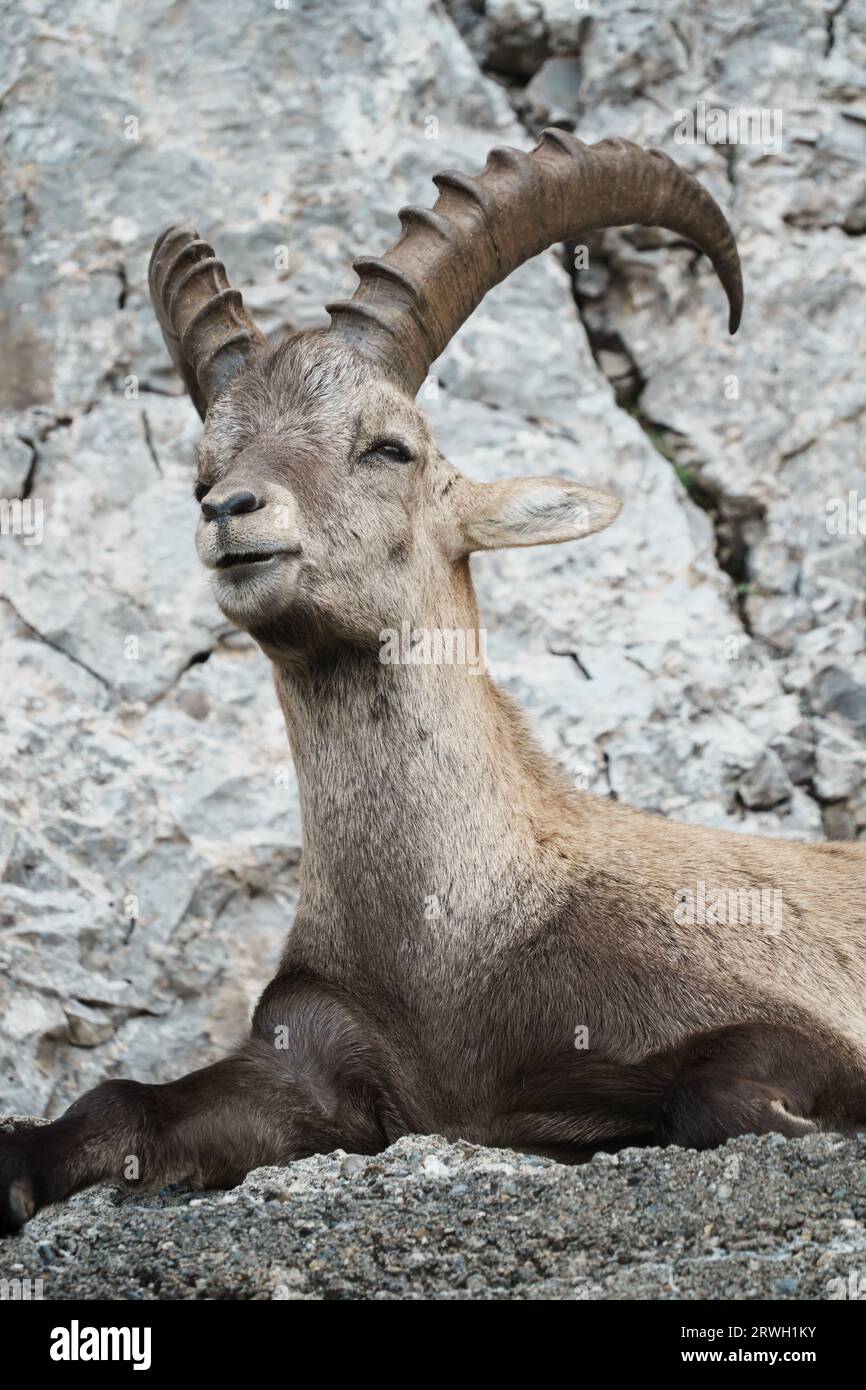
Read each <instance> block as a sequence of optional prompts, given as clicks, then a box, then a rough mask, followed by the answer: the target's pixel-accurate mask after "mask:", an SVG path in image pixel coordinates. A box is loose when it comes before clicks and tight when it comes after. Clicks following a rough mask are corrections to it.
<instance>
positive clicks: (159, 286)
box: [148, 226, 267, 419]
mask: <svg viewBox="0 0 866 1390" xmlns="http://www.w3.org/2000/svg"><path fill="white" fill-rule="evenodd" d="M148 283H149V285H150V298H151V302H152V304H153V308H154V312H155V314H156V317H157V319H158V320H159V326H160V328H161V329H162V336H163V338H164V339H165V345H166V347H167V348H168V350H169V353H170V354H171V360H172V362H173V363H174V365H175V367H176V368H177V371H178V372H179V373H180V375H181V376H182V377H183V381H184V384H185V386H186V389H187V391H188V392H189V394H190V396H191V397H192V400H193V404H194V405H195V408H196V410H197V411H198V413H199V415H200V416H201V418H202V419H204V417H205V412H206V411H207V408H208V405H209V403H210V402H211V401H212V400H213V398H214V396H216V395H217V393H218V392H220V391H221V390H222V389H223V387H224V386H226V385H227V384H228V382H229V381H231V379H232V377H233V376H234V375H235V373H236V372H237V371H239V370H240V368H241V367H242V366H243V365H244V364H245V363H246V362H247V361H248V360H249V358H250V357H251V356H252V355H254V354H255V353H258V352H260V351H261V350H262V348H264V347H266V346H267V344H266V340H265V338H264V335H263V334H262V333H260V332H259V330H258V328H256V325H255V324H254V323H253V321H252V319H251V318H250V316H249V314H248V313H247V311H246V309H245V308H244V304H243V299H242V298H241V293H240V290H233V289H232V287H231V285H230V284H229V281H228V276H227V275H226V268H225V266H224V265H223V263H222V261H219V260H217V258H216V256H215V255H214V250H213V247H212V246H210V245H209V244H208V243H207V242H206V241H202V239H201V238H200V237H199V235H198V232H196V231H195V229H194V228H193V227H188V226H177V227H166V229H165V231H164V232H162V233H161V234H160V236H159V237H158V238H157V240H156V244H155V245H154V248H153V251H152V253H151V257H150V268H149V270H148Z"/></svg>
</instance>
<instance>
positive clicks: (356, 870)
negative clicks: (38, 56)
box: [0, 130, 866, 1231]
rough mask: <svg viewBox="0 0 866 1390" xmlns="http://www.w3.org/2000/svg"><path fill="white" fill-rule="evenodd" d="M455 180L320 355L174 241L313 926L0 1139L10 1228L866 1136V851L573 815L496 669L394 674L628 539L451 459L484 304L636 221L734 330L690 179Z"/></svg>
mask: <svg viewBox="0 0 866 1390" xmlns="http://www.w3.org/2000/svg"><path fill="white" fill-rule="evenodd" d="M435 182H436V184H437V186H438V188H439V197H438V200H437V202H436V204H435V207H434V208H433V210H432V211H427V210H424V209H422V208H415V207H410V208H406V209H404V211H403V212H402V213H401V214H400V217H401V222H402V232H401V235H400V238H399V240H398V241H397V242H396V244H395V245H394V246H393V247H392V248H391V249H390V250H389V251H388V252H387V254H386V255H384V256H383V257H382V258H381V259H376V258H372V257H368V256H364V257H362V258H360V259H359V260H357V261H356V262H355V268H356V270H357V272H358V276H359V280H360V283H359V286H358V288H357V290H356V291H355V295H354V298H353V299H352V300H351V301H348V302H341V303H338V304H333V305H331V306H330V315H331V322H330V326H329V327H328V328H327V329H322V330H315V331H308V332H302V333H298V334H295V335H294V336H291V337H289V338H288V339H287V340H286V341H285V342H283V343H282V344H281V345H280V346H279V347H277V348H275V349H271V348H270V347H269V345H268V344H267V342H266V341H265V339H264V338H263V336H262V334H261V333H260V332H259V331H258V330H257V328H256V327H255V325H254V324H253V322H252V320H251V318H250V317H249V316H248V314H247V313H246V311H245V310H244V308H243V305H242V302H241V296H240V294H239V293H238V291H237V290H234V289H232V288H230V286H229V284H228V281H227V279H226V276H225V271H224V268H223V266H222V264H221V263H220V262H219V261H218V260H216V259H215V257H214V255H213V252H212V250H211V247H210V246H208V245H207V244H206V243H205V242H203V241H201V240H199V238H198V237H197V235H196V233H195V232H194V231H192V230H190V229H189V228H186V227H172V228H170V229H169V230H168V231H166V232H164V233H163V234H162V236H161V237H160V238H159V240H158V241H157V243H156V246H155V248H154V252H153V256H152V259H151V267H150V286H151V294H152V298H153V303H154V307H155V310H156V313H157V315H158V318H159V322H160V325H161V327H162V331H163V334H164V336H165V340H166V343H167V346H168V348H169V351H170V353H171V356H172V358H173V360H174V363H175V366H176V367H177V369H178V371H179V372H180V374H181V375H182V377H183V380H184V382H185V384H186V387H187V389H188V391H189V393H190V395H191V397H192V399H193V401H194V403H195V405H196V407H197V408H198V411H199V413H200V415H201V416H202V418H203V419H204V422H205V423H204V433H203V437H202V440H201V443H200V445H199V451H198V480H197V483H196V489H195V492H196V497H197V498H198V501H199V503H200V506H201V514H200V518H199V521H198V533H197V547H198V553H199V556H200V558H201V560H202V563H203V564H204V565H205V566H206V567H207V569H208V570H209V571H210V573H211V575H212V578H213V587H214V593H215V596H216V600H217V603H218V604H219V607H220V608H221V609H222V612H223V613H224V614H225V615H226V617H228V618H229V619H230V620H231V621H233V622H234V623H236V624H238V625H239V626H240V627H242V628H244V629H245V630H246V631H247V632H249V633H250V634H251V635H252V636H253V638H254V639H255V640H256V641H257V642H258V643H259V645H260V646H261V648H262V650H263V651H264V652H265V654H266V655H267V657H268V658H269V659H270V661H271V662H272V665H273V672H274V679H275V682H276V688H277V694H278V698H279V701H280V704H281V706H282V710H283V713H284V715H285V721H286V726H287V729H288V736H289V740H290V743H291V747H292V752H293V755H294V760H295V764H296V767H297V773H298V780H299V786H300V794H301V800H302V812H303V825H304V853H303V862H302V885H301V897H300V901H299V905H298V910H297V914H296V917H295V921H294V924H293V925H292V929H291V932H290V934H289V937H288V941H287V944H286V947H285V951H284V954H283V957H282V961H281V964H280V967H279V971H278V973H277V975H276V978H275V979H274V980H272V982H271V983H270V984H269V985H268V987H267V989H266V990H265V991H264V994H263V995H262V997H261V999H260V1000H259V1003H258V1006H257V1008H256V1010H255V1014H254V1017H253V1020H252V1026H251V1031H250V1034H249V1036H248V1038H247V1039H246V1040H245V1041H244V1042H242V1043H241V1044H240V1045H239V1046H238V1047H237V1049H236V1051H235V1052H234V1053H233V1054H232V1055H231V1056H229V1057H227V1058H225V1060H223V1061H220V1062H217V1063H215V1064H214V1065H212V1066H208V1067H205V1068H204V1069H203V1070H201V1071H197V1072H193V1073H192V1074H191V1075H189V1076H185V1077H183V1078H182V1079H181V1080H179V1081H173V1082H170V1083H168V1084H166V1085H144V1084H141V1083H139V1082H136V1081H121V1080H114V1081H106V1082H104V1083H103V1084H102V1085H100V1086H98V1087H97V1088H96V1089H95V1090H93V1091H91V1092H89V1093H88V1094H87V1095H85V1096H83V1097H82V1098H81V1099H80V1100H78V1101H76V1102H75V1104H74V1105H72V1106H71V1107H70V1109H69V1110H67V1111H66V1113H65V1114H64V1115H63V1116H62V1117H61V1118H60V1119H58V1120H56V1121H54V1122H53V1123H52V1124H50V1125H47V1126H45V1127H43V1128H37V1129H34V1130H29V1131H19V1132H17V1133H15V1134H11V1135H10V1134H4V1135H0V1223H2V1227H3V1228H4V1229H5V1230H7V1231H10V1230H15V1229H17V1228H18V1227H19V1226H20V1225H21V1224H22V1223H23V1222H24V1221H26V1220H27V1219H28V1218H29V1217H30V1216H32V1215H33V1213H34V1212H35V1211H36V1210H37V1209H38V1208H40V1207H42V1206H43V1205H44V1204H46V1203H49V1202H54V1201H56V1200H57V1199H59V1198H61V1197H64V1196H66V1195H67V1194H69V1193H72V1192H75V1191H76V1190H78V1189H80V1188H82V1187H85V1186H87V1185H88V1184H90V1183H94V1182H98V1181H100V1180H103V1179H116V1180H120V1181H126V1182H128V1183H130V1184H132V1185H135V1184H136V1183H138V1182H141V1183H143V1184H145V1185H147V1186H148V1187H153V1186H159V1185H161V1184H164V1183H166V1182H169V1181H178V1180H189V1181H191V1182H193V1183H195V1184H199V1185H203V1186H230V1185H232V1184H236V1183H237V1182H239V1181H240V1180H241V1179H242V1178H243V1176H244V1174H246V1173H247V1172H248V1171H249V1170H250V1169H252V1168H255V1167H257V1166H259V1165H262V1164H284V1163H288V1162H289V1161H290V1160H292V1159H296V1158H299V1157H302V1156H306V1155H309V1154H314V1153H320V1152H326V1151H329V1150H333V1149H335V1148H344V1149H347V1150H351V1151H355V1152H360V1153H374V1152H377V1151H379V1150H381V1149H383V1148H384V1147H385V1146H386V1145H388V1144H390V1143H392V1142H393V1141H394V1140H395V1139H397V1138H398V1137H399V1136H400V1135H404V1134H407V1133H439V1134H443V1135H445V1136H447V1137H451V1138H454V1139H456V1138H457V1137H462V1138H464V1139H467V1140H470V1141H474V1142H476V1143H480V1144H490V1145H499V1146H511V1147H514V1148H516V1149H520V1150H527V1151H532V1152H535V1153H542V1154H549V1155H552V1156H555V1157H560V1158H563V1159H571V1160H576V1159H579V1158H582V1157H585V1156H586V1155H587V1154H588V1153H591V1152H592V1151H593V1150H594V1149H598V1148H607V1149H616V1148H618V1147H622V1146H624V1145H627V1144H652V1143H663V1144H665V1143H674V1144H681V1145H687V1146H695V1147H699V1146H706V1145H713V1144H718V1143H720V1142H723V1141H724V1140H725V1139H726V1138H727V1137H729V1136H733V1135H738V1134H744V1133H757V1134H761V1133H766V1132H768V1131H772V1130H775V1131H778V1132H780V1133H782V1134H785V1135H802V1134H806V1133H808V1132H810V1131H812V1130H816V1129H836V1130H840V1131H851V1130H856V1129H857V1128H858V1127H862V1126H863V1125H864V1123H866V871H864V868H866V860H864V856H863V852H862V850H861V849H859V848H857V847H853V846H848V845H840V844H818V845H793V844H790V843H784V842H777V841H773V840H770V839H757V838H749V837H746V836H741V835H738V834H732V833H725V832H720V831H716V830H704V829H700V828H696V827H693V826H687V825H677V824H673V823H670V822H668V821H666V820H664V819H661V818H657V817H655V816H652V815H648V814H644V813H642V812H638V811H634V810H630V809H629V808H628V807H626V806H623V805H622V804H620V803H615V802H611V801H606V800H602V799H599V798H596V797H594V796H591V795H589V794H580V793H575V791H574V790H573V788H572V787H571V786H570V785H569V784H568V782H567V781H566V779H565V778H564V776H563V775H562V774H561V773H560V772H559V770H558V769H557V767H556V766H555V765H554V764H553V763H552V762H550V761H549V760H548V758H547V757H546V756H545V755H544V754H543V753H542V752H541V750H540V749H539V748H538V747H537V746H536V744H535V743H534V742H533V740H532V738H531V736H530V735H529V733H528V732H527V728H526V726H525V724H524V721H523V718H522V717H521V715H520V713H519V712H518V711H517V710H516V709H515V708H514V707H513V706H512V704H511V702H510V700H509V699H507V698H506V696H505V695H503V693H502V692H501V691H500V690H499V689H497V687H496V686H495V685H494V683H493V682H492V680H491V679H490V678H489V677H488V676H487V675H486V674H485V673H482V674H480V675H479V674H478V672H477V670H474V669H471V668H470V667H469V666H467V665H460V664H454V663H449V662H445V663H441V664H437V663H435V662H433V663H429V664H423V663H421V662H416V661H408V662H399V661H398V662H389V663H384V662H383V661H381V660H380V655H381V639H382V633H383V631H385V630H390V629H395V630H398V631H399V630H400V629H401V627H402V625H403V623H404V622H405V621H406V620H408V621H409V622H410V623H411V627H412V629H413V630H415V629H421V630H436V629H438V630H448V631H452V632H453V631H455V630H457V631H460V630H462V631H466V632H469V633H471V634H476V635H477V633H478V613H477V607H476V601H475V595H474V591H473V586H472V580H471V577H470V569H469V555H470V554H471V553H472V552H473V551H477V550H491V549H495V548H497V547H502V546H523V545H537V544H548V543H551V542H554V541H569V540H576V539H578V538H580V537H582V536H585V535H588V534H589V533H591V532H593V531H598V530H599V529H600V528H602V527H605V526H607V525H609V523H610V522H612V521H613V520H614V518H615V516H616V515H617V512H618V510H619V502H618V501H617V500H616V499H615V498H613V497H611V496H608V495H607V494H605V493H603V492H599V491H597V490H595V489H594V488H591V487H581V486H576V485H574V484H573V483H570V482H564V481H561V480H558V479H556V478H549V477H541V478H532V479H526V480H522V481H506V482H499V483H492V484H484V485H479V484H476V483H473V482H471V481H469V479H467V478H466V477H464V476H463V475H462V474H461V473H459V472H458V471H457V469H455V468H454V467H453V466H452V465H451V464H450V463H448V461H447V460H446V459H444V458H443V457H442V455H441V454H440V453H439V451H438V450H437V448H436V444H435V442H434V440H433V437H432V434H431V431H430V428H429V426H428V424H427V423H426V421H425V419H424V417H423V415H422V414H421V412H420V411H419V410H418V409H417V407H416V406H415V404H414V403H413V402H414V396H415V394H416V392H417V390H418V388H419V386H420V385H421V383H422V382H423V381H424V380H425V378H426V376H427V374H428V371H429V368H430V365H431V363H432V362H434V361H435V359H436V358H437V357H438V356H439V354H440V353H441V352H442V351H443V349H444V348H445V346H446V344H447V343H448V341H449V340H450V338H451V337H452V336H453V334H454V333H455V332H456V330H457V329H458V328H459V326H460V324H461V323H463V321H464V320H465V319H466V318H467V317H468V315H469V314H471V313H472V311H473V309H474V308H475V307H476V306H477V304H478V303H479V302H480V300H481V299H482V298H483V296H484V295H485V293H486V292H487V291H488V290H489V289H490V288H491V287H492V286H493V285H495V284H497V283H498V282H499V281H501V280H503V279H504V278H505V277H506V276H507V275H509V274H510V273H511V271H513V270H515V269H516V268H517V267H518V266H519V265H521V263H522V262H524V261H526V260H527V259H528V258H529V257H531V256H534V255H536V254H538V253H539V252H541V251H542V250H544V249H545V248H546V247H549V246H551V245H553V244H555V243H558V242H562V241H567V240H569V239H573V238H575V237H576V236H578V235H579V234H581V233H584V232H586V231H588V230H589V229H592V228H602V227H614V226H621V225H625V224H630V223H643V224H647V225H654V226H660V227H664V228H668V229H670V230H672V231H673V232H675V233H677V234H678V235H679V236H681V237H684V238H687V239H688V240H689V241H691V242H693V243H695V244H696V245H697V246H698V247H699V248H700V249H701V250H702V251H704V252H705V253H706V254H707V255H708V256H709V257H710V259H711V261H712V263H713V265H714V267H715V269H716V272H717V274H718V276H719V279H720V281H721V283H722V285H723V287H724V289H725V291H726V293H727V296H728V300H729V304H730V326H731V331H734V330H735V329H736V327H737V324H738V321H739V317H740V310H741V304H742V284H741V278H740V268H739V258H738V255H737V249H736V245H735V242H734V238H733V235H732V233H731V230H730V228H729V226H728V224H727V222H726V220H725V218H724V217H723V215H722V213H721V212H720V210H719V208H718V207H717V206H716V204H715V203H714V201H713V200H712V198H711V197H710V196H709V195H708V194H707V193H706V192H705V190H704V189H703V188H702V187H701V186H700V185H699V184H698V183H697V182H696V181H695V180H694V179H693V178H691V177H690V176H689V175H687V174H686V173H685V172H684V171H683V170H681V169H680V168H679V167H678V166H677V165H676V164H675V163H673V162H672V161H671V160H670V159H668V158H667V157H666V156H665V155H663V154H660V153H659V152H658V151H654V150H651V151H646V150H643V149H640V148H638V147H637V146H635V145H632V144H629V143H627V142H625V141H620V140H605V141H602V142H601V143H600V144H597V145H593V146H586V145H584V144H582V143H581V142H580V141H577V140H575V139H573V138H572V137H571V136H569V135H566V134H563V133H562V132H561V131H558V130H548V131H545V133H544V135H543V136H542V138H541V140H540V141H539V143H538V145H537V147H536V148H535V149H534V150H533V151H532V152H531V153H529V154H527V153H522V152H519V151H516V150H511V149H495V150H493V151H492V152H491V154H490V157H489V160H488V162H487V165H486V166H485V168H484V170H483V172H482V173H481V174H479V175H478V176H477V177H471V178H470V177H466V176H463V175H460V174H455V173H445V174H440V175H439V176H438V177H437V179H436V180H435ZM688 885H695V886H696V891H697V885H702V887H701V889H700V891H701V892H702V893H703V894H704V895H705V899H706V901H707V902H712V901H713V899H714V895H718V894H727V895H730V894H731V892H732V891H734V892H738V891H745V892H751V891H754V892H758V891H763V892H767V891H771V892H772V894H773V895H774V900H776V897H777V896H778V895H781V896H780V897H779V898H778V901H780V902H781V903H782V905H783V921H782V925H781V929H780V930H774V931H770V932H764V931H761V930H760V927H759V926H758V927H756V924H755V922H754V921H752V920H749V914H745V916H746V920H745V921H738V914H737V913H731V914H727V920H726V921H725V925H724V926H722V925H721V919H722V918H724V917H725V914H724V913H721V914H719V913H718V912H716V913H714V912H713V911H709V912H707V913H706V914H705V920H696V921H692V922H689V921H683V913H682V912H681V911H680V910H678V904H679V906H680V907H681V906H682V899H681V898H678V895H680V894H681V893H682V890H683V889H684V888H685V887H687V886H688ZM715 900H716V902H718V898H716V899H715ZM431 902H435V910H431ZM686 915H687V914H686ZM576 1032H577V1034H578V1037H579V1045H578V1046H576V1045H575V1042H576ZM131 1157H134V1158H135V1159H136V1160H137V1163H136V1164H134V1165H131V1164H130V1163H129V1159H130V1158H131ZM131 1172H134V1173H135V1177H130V1173H131Z"/></svg>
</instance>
